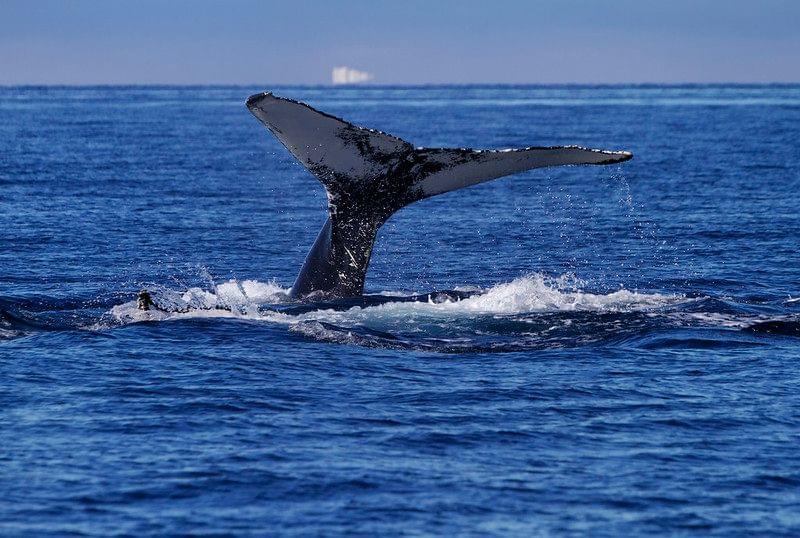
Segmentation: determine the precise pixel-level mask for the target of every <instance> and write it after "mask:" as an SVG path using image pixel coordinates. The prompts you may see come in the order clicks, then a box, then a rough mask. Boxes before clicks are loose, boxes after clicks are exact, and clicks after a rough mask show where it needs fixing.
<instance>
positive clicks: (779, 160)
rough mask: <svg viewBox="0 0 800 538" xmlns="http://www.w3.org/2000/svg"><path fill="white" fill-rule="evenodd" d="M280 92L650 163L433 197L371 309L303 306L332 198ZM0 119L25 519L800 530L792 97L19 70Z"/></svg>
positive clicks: (798, 199) (24, 526)
mask: <svg viewBox="0 0 800 538" xmlns="http://www.w3.org/2000/svg"><path fill="white" fill-rule="evenodd" d="M266 89H270V90H274V91H275V93H277V94H278V95H282V96H286V97H291V98H294V99H299V100H303V101H306V102H308V103H309V104H311V105H312V106H315V107H317V108H319V109H321V110H324V111H326V112H329V113H332V114H335V115H337V116H341V117H344V118H346V119H348V120H351V121H353V122H354V123H356V124H359V125H364V126H368V127H372V128H376V129H380V130H383V131H386V132H389V133H392V134H396V135H398V136H400V137H403V138H405V139H406V140H409V141H410V142H412V143H413V144H415V145H417V146H449V147H486V148H502V147H514V146H528V145H555V144H580V145H585V146H591V147H600V148H608V149H626V150H630V151H632V152H633V153H634V155H635V157H634V159H633V160H632V161H630V162H628V163H625V164H623V165H617V166H610V167H569V168H555V169H545V170H534V171H531V172H527V173H522V174H518V175H516V176H512V177H507V178H504V179H499V180H496V181H493V182H489V183H486V184H482V185H479V186H476V187H473V188H469V189H465V190H462V191H457V192H453V193H449V194H447V195H443V196H439V197H435V198H432V199H429V200H426V201H423V202H420V203H417V204H415V205H412V206H409V207H408V208H406V209H404V210H402V211H401V212H399V213H398V214H396V215H395V216H394V217H393V218H392V219H391V220H390V221H389V222H388V223H387V224H386V225H385V226H384V228H383V229H382V230H381V232H380V235H379V240H378V243H377V246H376V249H375V253H374V255H373V262H372V265H371V268H370V271H369V274H368V277H367V290H366V292H367V294H368V297H366V298H364V299H358V300H347V301H338V302H336V301H334V302H326V303H311V304H308V303H305V304H293V303H292V302H291V301H289V300H288V298H287V296H286V292H287V290H288V288H289V287H290V286H291V283H292V281H293V279H294V277H295V275H296V273H297V271H298V270H299V268H300V266H301V264H302V262H303V259H304V257H305V254H306V252H307V249H308V248H309V247H310V245H311V243H312V242H313V240H314V238H315V236H316V233H317V231H318V230H319V228H320V227H321V226H322V223H323V222H324V220H325V207H326V199H325V196H324V192H323V190H322V188H321V186H320V185H319V184H318V183H317V182H316V181H315V180H314V179H313V177H312V176H311V175H310V174H309V173H308V172H307V171H305V169H304V168H303V167H302V166H300V165H299V164H297V163H296V162H295V161H294V160H293V158H292V157H291V156H290V155H289V154H288V152H286V150H284V149H283V147H282V146H280V144H279V143H278V142H277V141H276V140H275V139H273V138H272V136H271V135H270V134H269V133H268V132H267V131H266V130H265V129H264V128H263V127H262V126H261V125H260V124H259V123H258V122H257V121H256V120H255V119H254V118H253V117H252V116H251V115H250V114H249V112H248V111H247V109H246V108H245V106H244V100H245V99H246V98H247V96H249V95H250V94H252V93H256V92H258V91H263V90H266ZM0 119H2V121H0V534H3V535H9V536H15V535H19V536H31V535H36V536H45V535H81V536H83V535H91V536H95V535H96V536H109V535H134V536H143V535H152V534H157V535H170V534H198V535H203V534H208V535H336V534H351V535H364V536H375V535H396V534H404V535H420V534H425V535H428V534H435V535H452V534H458V535H479V536H491V535H498V536H530V535H576V536H577V535H585V534H588V535H593V536H603V535H651V534H659V535H661V534H676V535H702V536H705V535H711V534H716V535H724V536H734V535H742V536H752V535H772V536H778V535H785V536H797V535H798V534H800V254H799V253H798V246H799V243H798V232H800V211H799V210H798V207H800V148H799V147H798V139H800V86H724V85H716V86H670V87H663V86H630V87H628V86H612V87H603V86H597V87H595V86H505V87H491V86H482V87H419V88H416V87H415V88H404V87H362V88H329V87H277V88H272V87H269V86H263V87H262V86H259V87H85V88H62V87H41V88H34V87H25V88H13V87H6V88H0ZM142 288H147V289H149V290H152V293H153V295H154V297H156V298H157V300H158V301H159V303H160V304H162V305H168V306H169V307H170V309H171V310H172V312H171V313H164V312H153V311H151V312H142V311H139V310H137V309H136V304H135V297H136V293H137V292H138V290H140V289H142ZM446 290H455V291H458V292H465V293H456V294H449V295H448V294H440V293H433V294H431V295H427V296H425V297H424V299H421V300H409V298H410V297H412V296H415V295H419V294H430V293H431V292H440V291H446ZM459 298H460V299H459Z"/></svg>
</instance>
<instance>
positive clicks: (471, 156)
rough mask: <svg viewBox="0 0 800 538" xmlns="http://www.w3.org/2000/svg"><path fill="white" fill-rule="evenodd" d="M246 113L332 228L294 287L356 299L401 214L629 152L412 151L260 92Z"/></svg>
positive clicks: (404, 144)
mask: <svg viewBox="0 0 800 538" xmlns="http://www.w3.org/2000/svg"><path fill="white" fill-rule="evenodd" d="M247 108H248V109H250V112H252V113H253V115H254V116H255V117H256V118H258V120H259V121H260V122H261V123H263V124H264V125H265V126H266V127H267V129H269V130H270V132H271V133H272V134H273V135H275V137H276V138H277V139H278V140H279V141H280V142H281V143H282V144H283V145H284V146H285V147H286V149H288V150H289V152H291V154H292V155H294V157H295V158H296V159H297V160H298V161H300V163H302V164H303V165H304V166H305V167H306V168H307V169H308V170H309V171H310V172H311V173H312V174H313V175H314V176H315V177H316V178H317V179H318V180H319V181H320V183H322V185H323V186H324V187H325V190H326V192H327V194H328V213H329V221H328V222H327V223H326V224H325V227H323V229H322V231H321V232H320V234H319V236H318V238H317V242H316V243H315V244H314V247H313V248H312V250H311V252H310V253H309V255H308V258H307V259H306V263H305V265H304V266H303V269H302V270H301V272H300V276H299V277H298V279H297V281H296V282H295V286H294V287H293V288H292V294H293V295H295V296H299V295H307V294H309V293H313V292H315V291H322V292H325V293H328V294H331V295H337V296H352V295H360V294H361V292H362V290H363V287H364V277H365V275H366V270H367V265H368V264H369V257H370V253H371V251H372V244H373V243H374V240H375V235H376V233H377V230H378V228H379V227H380V225H381V224H383V222H385V221H386V219H388V218H389V217H390V216H391V215H392V214H393V213H394V212H395V211H397V210H399V209H401V208H402V207H404V206H406V205H408V204H410V203H413V202H416V201H418V200H422V199H424V198H428V197H430V196H434V195H437V194H442V193H445V192H449V191H452V190H456V189H460V188H463V187H469V186H471V185H476V184H478V183H482V182H484V181H489V180H492V179H496V178H499V177H503V176H507V175H510V174H515V173H519V172H523V171H525V170H530V169H533V168H542V167H547V166H563V165H576V164H613V163H619V162H623V161H627V160H628V159H630V158H631V157H632V155H631V154H630V153H629V152H627V151H607V150H599V149H589V148H583V147H579V146H558V147H528V148H521V149H506V150H479V149H448V148H415V147H413V146H412V145H411V144H409V143H408V142H406V141H405V140H402V139H400V138H398V137H396V136H392V135H390V134H386V133H383V132H380V131H375V130H372V129H365V128H363V127H358V126H355V125H353V124H352V123H349V122H347V121H344V120H342V119H339V118H337V117H334V116H331V115H329V114H326V113H324V112H320V111H318V110H315V109H313V108H311V107H310V106H308V105H306V104H304V103H300V102H298V101H293V100H291V99H286V98H282V97H276V96H274V95H272V94H271V93H260V94H256V95H253V96H251V97H250V98H248V99H247Z"/></svg>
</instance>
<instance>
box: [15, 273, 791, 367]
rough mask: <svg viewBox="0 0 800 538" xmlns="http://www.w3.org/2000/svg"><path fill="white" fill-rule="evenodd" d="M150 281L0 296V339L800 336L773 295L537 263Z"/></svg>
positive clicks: (533, 343)
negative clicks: (529, 270)
mask: <svg viewBox="0 0 800 538" xmlns="http://www.w3.org/2000/svg"><path fill="white" fill-rule="evenodd" d="M148 292H149V293H150V295H151V297H152V299H153V302H154V304H155V308H152V309H150V310H141V309H139V307H138V303H137V301H136V300H131V301H127V302H123V303H117V304H115V305H113V306H111V307H110V308H109V307H108V306H105V307H102V308H105V310H99V309H98V308H95V309H93V310H92V309H83V310H81V309H80V308H78V307H74V305H72V303H70V305H71V306H70V308H68V309H67V312H68V314H69V315H66V314H65V311H64V305H61V304H58V305H51V306H52V310H53V311H52V312H49V311H45V312H36V313H31V312H29V311H28V310H27V309H24V308H18V309H16V310H15V309H14V308H12V307H13V305H10V303H8V302H5V303H2V304H0V306H2V308H0V339H4V340H8V339H15V338H18V337H21V336H25V335H28V334H31V333H34V332H37V331H46V330H49V329H53V330H64V329H83V330H90V331H106V330H111V329H114V328H116V327H120V326H125V325H130V324H136V323H143V322H170V321H185V322H191V320H196V319H203V318H231V319H242V320H251V321H256V322H258V323H266V324H270V325H273V326H276V327H284V328H285V329H286V330H288V333H287V334H288V335H294V337H298V338H304V339H313V340H318V341H323V342H331V343H340V344H350V345H360V346H369V347H382V348H402V349H414V350H423V351H438V352H464V351H515V350H524V349H547V348H572V347H585V346H591V345H616V346H632V347H640V348H647V349H651V348H652V347H654V346H655V347H687V346H688V347H693V346H694V345H695V343H696V342H703V345H704V346H706V347H707V346H727V345H733V346H740V345H746V344H747V342H754V343H755V344H758V345H760V343H763V339H764V338H767V337H796V336H800V330H798V327H800V321H798V319H797V316H796V315H793V314H792V315H779V314H777V313H776V312H775V310H774V307H773V306H769V305H766V306H765V311H764V313H762V314H759V313H758V312H754V310H753V306H752V305H743V304H738V303H736V302H733V301H731V300H727V299H722V298H714V297H706V296H698V295H697V294H691V293H688V294H669V293H650V292H643V291H638V290H629V289H626V288H619V289H615V290H609V291H597V290H588V289H587V284H586V282H584V281H582V280H580V279H578V278H576V277H575V276H574V275H572V274H567V275H561V276H548V275H545V274H541V273H534V274H529V275H526V276H523V277H519V278H516V279H514V280H512V281H510V282H504V283H500V284H497V285H494V286H490V287H487V288H480V287H465V288H458V289H455V290H449V291H440V292H432V293H423V294H418V293H411V292H399V291H383V292H380V293H377V294H370V295H365V296H363V297H357V298H349V299H337V300H320V301H304V302H297V301H293V300H291V299H290V297H289V289H288V288H285V287H282V286H280V285H279V284H277V283H275V282H260V281H257V280H242V281H239V280H228V281H226V282H222V283H220V284H218V285H215V286H213V287H212V288H211V289H203V288H199V287H193V288H189V289H187V290H184V291H178V290H175V289H171V288H169V287H165V286H153V287H150V288H148ZM73 302H74V301H73ZM99 304H106V303H105V302H104V301H100V303H99ZM112 304H113V303H112ZM95 306H99V305H98V303H97V302H96V301H95ZM77 312H81V314H76V313H77ZM60 318H69V319H70V320H78V321H71V323H72V326H71V327H66V326H65V324H64V323H61V322H58V321H57V320H58V319H60ZM54 320H55V321H54ZM80 320H82V321H80ZM709 330H710V331H709ZM698 331H699V332H698ZM703 331H705V332H703ZM714 331H716V332H714ZM759 338H760V339H762V340H758V339H759ZM748 339H749V340H748Z"/></svg>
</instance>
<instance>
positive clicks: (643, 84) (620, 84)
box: [0, 81, 800, 89]
mask: <svg viewBox="0 0 800 538" xmlns="http://www.w3.org/2000/svg"><path fill="white" fill-rule="evenodd" d="M497 86H502V87H536V86H539V87H566V86H591V87H630V86H639V87H647V86H660V87H664V86H667V87H686V86H800V81H796V82H785V81H771V82H741V81H738V82H732V81H713V82H435V83H396V84H391V83H363V84H362V83H359V84H331V83H317V84H313V83H312V84H309V83H276V84H269V83H263V82H253V83H227V82H226V83H222V82H200V83H198V82H194V83H179V82H143V83H139V82H133V83H125V82H99V83H0V88H102V87H107V88H113V87H117V88H119V87H129V88H130V87H133V88H136V87H141V88H147V87H150V88H153V87H159V88H169V87H175V88H177V87H182V88H186V87H198V88H199V87H206V88H207V87H217V88H248V87H273V88H330V89H358V88H367V89H369V88H375V89H380V88H435V87H441V88H452V87H497Z"/></svg>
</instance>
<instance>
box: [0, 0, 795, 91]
mask: <svg viewBox="0 0 800 538" xmlns="http://www.w3.org/2000/svg"><path fill="white" fill-rule="evenodd" d="M337 66H348V67H350V68H354V69H357V70H361V71H364V72H366V73H369V74H370V75H371V76H372V80H371V83H375V84H470V83H510V84H514V83H626V82H631V83H646V82H655V83H658V82H662V83H681V82H800V1H797V0H758V1H756V0H751V1H742V0H694V1H691V0H618V1H613V2H612V1H603V0H594V1H592V0H549V1H538V0H529V1H524V0H484V1H480V2H478V1H473V0H459V1H451V0H438V1H436V0H427V1H422V0H391V1H381V0H372V1H367V0H338V1H311V0H284V1H279V2H277V1H276V2H273V1H269V0H264V1H257V0H225V1H223V0H218V1H211V0H191V1H189V0H130V1H122V0H105V1H104V0H95V1H88V0H35V1H34V0H0V84H4V85H15V84H260V85H263V84H276V85H277V84H329V83H330V82H331V70H332V68H334V67H337Z"/></svg>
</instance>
